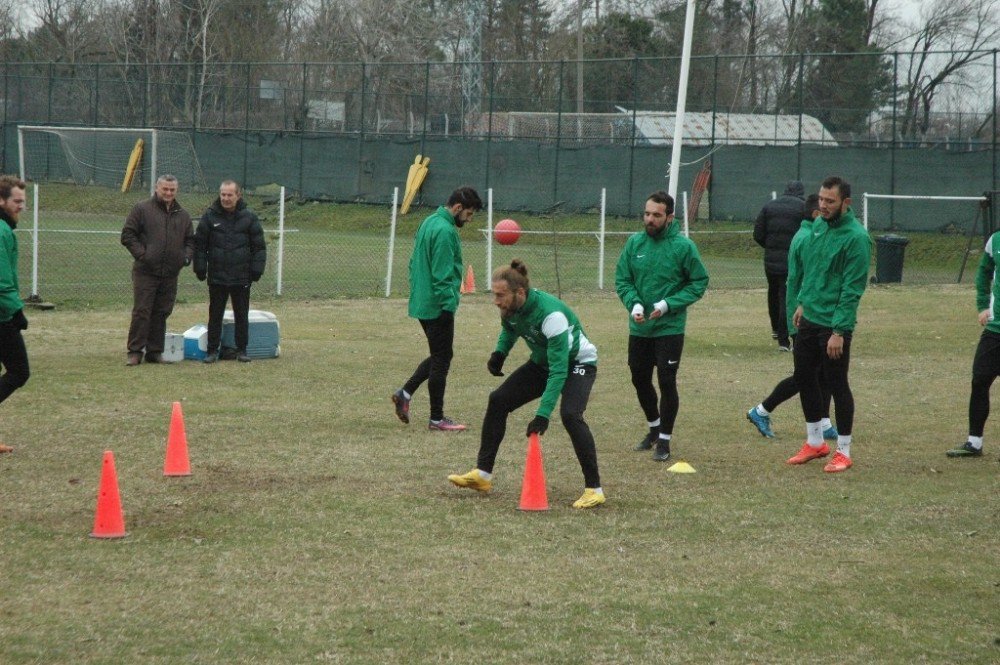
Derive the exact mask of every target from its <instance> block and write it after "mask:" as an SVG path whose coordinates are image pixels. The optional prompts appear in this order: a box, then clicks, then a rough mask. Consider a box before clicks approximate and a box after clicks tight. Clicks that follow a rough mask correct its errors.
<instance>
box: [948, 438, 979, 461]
mask: <svg viewBox="0 0 1000 665" xmlns="http://www.w3.org/2000/svg"><path fill="white" fill-rule="evenodd" d="M945 455H947V456H948V457H982V456H983V449H982V448H973V447H972V444H971V443H969V442H968V441H966V442H965V443H963V444H962V445H960V446H959V447H958V448H952V449H951V450H949V451H948V452H946V453H945Z"/></svg>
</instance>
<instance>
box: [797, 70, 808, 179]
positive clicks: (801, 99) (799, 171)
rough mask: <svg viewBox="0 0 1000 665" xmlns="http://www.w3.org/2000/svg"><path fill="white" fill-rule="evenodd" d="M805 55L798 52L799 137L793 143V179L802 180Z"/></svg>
mask: <svg viewBox="0 0 1000 665" xmlns="http://www.w3.org/2000/svg"><path fill="white" fill-rule="evenodd" d="M805 71H806V56H805V54H804V53H799V139H798V141H796V143H795V179H796V180H802V114H803V113H804V112H805V108H804V107H805V105H806V100H805V91H804V90H803V88H804V87H805V86H804V85H803V83H802V79H804V78H805Z"/></svg>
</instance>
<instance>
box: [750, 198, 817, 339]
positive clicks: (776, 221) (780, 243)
mask: <svg viewBox="0 0 1000 665" xmlns="http://www.w3.org/2000/svg"><path fill="white" fill-rule="evenodd" d="M804 192H805V190H804V188H803V187H802V182H801V181H799V180H789V181H788V185H787V186H786V187H785V193H784V194H782V195H781V196H779V197H778V198H776V199H774V200H773V201H768V202H767V203H766V204H765V205H764V207H763V208H761V211H760V214H759V215H757V221H756V222H755V223H754V227H753V239H754V240H755V241H757V244H758V245H760V246H761V247H763V248H764V274H765V275H766V276H767V312H768V315H769V316H770V318H771V337H772V338H774V339H776V340H778V349H779V350H781V351H789V350H790V349H791V342H790V341H789V339H788V322H787V320H786V312H785V288H786V287H785V284H786V282H787V280H788V246H789V245H791V244H792V236H794V235H795V233H796V232H797V231H798V230H799V226H800V225H801V223H802V204H803V203H804V202H805V200H804V198H803V194H804Z"/></svg>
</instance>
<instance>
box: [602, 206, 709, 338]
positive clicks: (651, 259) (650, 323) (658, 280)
mask: <svg viewBox="0 0 1000 665" xmlns="http://www.w3.org/2000/svg"><path fill="white" fill-rule="evenodd" d="M680 229H681V227H680V224H679V223H678V222H677V220H676V219H675V220H674V221H672V222H671V223H670V224H668V225H667V226H666V227H665V228H664V229H663V231H661V232H660V233H658V234H657V235H656V236H654V237H650V235H649V234H648V233H646V232H645V231H642V232H640V233H636V234H635V235H632V236H629V239H628V240H626V241H625V247H624V248H622V253H621V255H620V256H619V257H618V266H617V267H616V268H615V290H616V291H618V298H619V299H620V300H621V301H622V304H623V305H625V309H627V310H628V311H629V312H630V313H631V311H632V307H633V306H635V304H636V303H641V304H642V306H643V309H645V310H646V322H645V323H636V322H635V321H634V320H632V317H631V316H630V317H629V322H628V332H629V334H630V335H635V336H636V337H663V336H664V335H680V334H683V333H684V327H685V325H686V323H687V308H688V307H689V306H691V305H693V304H694V303H696V302H698V300H700V299H701V297H702V296H703V295H705V289H707V288H708V271H707V270H705V264H704V263H702V262H701V256H700V255H699V254H698V248H697V246H695V244H694V242H692V241H691V240H690V239H688V238H685V237H684V236H683V235H681V230H680ZM661 300H666V301H667V307H668V308H669V309H668V310H667V313H666V314H664V315H663V316H661V317H659V318H657V319H650V318H649V314H650V313H651V312H652V311H653V305H654V304H655V303H657V302H659V301H661Z"/></svg>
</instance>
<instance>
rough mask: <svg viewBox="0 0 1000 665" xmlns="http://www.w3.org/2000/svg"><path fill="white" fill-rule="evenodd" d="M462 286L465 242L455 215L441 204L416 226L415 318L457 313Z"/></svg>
mask: <svg viewBox="0 0 1000 665" xmlns="http://www.w3.org/2000/svg"><path fill="white" fill-rule="evenodd" d="M461 286H462V243H461V241H460V240H459V238H458V228H457V227H456V226H455V218H454V217H452V216H451V213H450V212H448V209H447V208H446V207H444V206H441V207H440V208H438V209H437V211H436V212H435V213H434V214H433V215H431V216H430V217H428V218H427V219H425V220H424V221H423V223H421V224H420V228H419V229H417V237H416V238H415V239H414V242H413V255H412V256H411V257H410V308H409V313H410V316H412V317H413V318H415V319H436V318H438V317H439V316H441V312H442V311H447V312H451V313H453V314H454V313H455V311H456V310H457V309H458V301H459V298H460V296H459V289H460V288H461Z"/></svg>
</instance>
